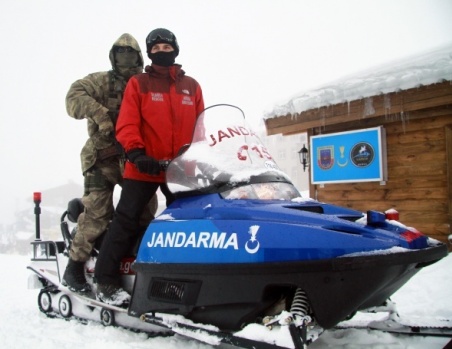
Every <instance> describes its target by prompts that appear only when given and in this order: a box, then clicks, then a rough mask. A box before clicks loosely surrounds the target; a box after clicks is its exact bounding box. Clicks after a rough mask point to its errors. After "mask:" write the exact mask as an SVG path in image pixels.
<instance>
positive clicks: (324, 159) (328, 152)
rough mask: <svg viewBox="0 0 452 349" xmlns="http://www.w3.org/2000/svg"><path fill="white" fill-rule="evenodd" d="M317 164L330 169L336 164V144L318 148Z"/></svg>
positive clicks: (324, 168) (323, 168)
mask: <svg viewBox="0 0 452 349" xmlns="http://www.w3.org/2000/svg"><path fill="white" fill-rule="evenodd" d="M317 159H318V160H317V164H318V165H319V167H320V168H321V169H322V170H329V169H330V168H331V167H333V165H334V145H329V146H325V147H318V148H317Z"/></svg>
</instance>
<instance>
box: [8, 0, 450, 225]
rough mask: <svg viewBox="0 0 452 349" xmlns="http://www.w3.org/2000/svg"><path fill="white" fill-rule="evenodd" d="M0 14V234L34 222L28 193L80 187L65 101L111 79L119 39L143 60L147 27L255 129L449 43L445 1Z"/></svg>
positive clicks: (79, 129)
mask: <svg viewBox="0 0 452 349" xmlns="http://www.w3.org/2000/svg"><path fill="white" fill-rule="evenodd" d="M0 7H1V11H0V30H1V33H2V43H3V45H2V47H3V51H2V53H1V54H0V62H1V64H0V81H1V85H0V86H1V87H0V91H1V94H0V96H1V97H0V98H1V99H0V100H1V103H0V145H1V147H0V152H1V158H2V160H3V161H2V170H3V171H2V172H3V173H2V177H1V179H2V180H1V184H0V193H1V199H0V209H1V212H2V213H1V214H0V224H4V223H10V222H11V221H12V219H13V213H14V212H15V211H16V210H18V209H24V208H27V207H30V208H31V209H30V215H32V207H33V204H32V200H31V197H32V193H33V191H42V190H45V189H49V188H52V187H54V186H57V185H61V184H64V183H66V182H67V181H68V180H73V181H75V182H77V183H80V184H82V183H83V178H82V175H81V170H80V161H79V153H80V150H81V147H82V146H83V144H84V143H85V141H86V138H87V134H86V121H80V120H75V119H72V118H70V117H69V116H68V115H67V114H66V109H65V101H64V99H65V95H66V92H67V90H68V88H69V86H70V85H71V83H72V82H73V81H75V80H76V79H79V78H82V77H84V76H85V75H87V74H89V73H92V72H95V71H105V70H108V69H110V63H109V59H108V52H109V50H110V48H111V45H112V44H113V42H114V41H115V40H116V39H117V38H118V37H119V36H120V35H121V34H122V33H125V32H128V33H130V34H132V35H133V36H134V37H135V38H136V39H137V40H138V42H139V44H140V46H141V49H142V50H143V51H145V44H144V42H145V38H146V36H147V34H148V33H149V32H150V31H151V30H152V29H155V28H157V27H165V28H168V29H170V30H172V31H173V32H174V33H175V34H176V36H177V39H178V41H179V45H180V54H179V56H178V58H177V59H176V62H177V63H180V64H182V66H183V69H184V70H185V71H186V73H187V75H190V76H192V77H194V78H195V79H196V80H197V81H198V82H199V83H200V84H201V86H202V89H203V92H204V98H205V104H206V106H208V105H212V104H216V103H228V104H235V105H237V106H239V107H240V108H242V109H243V110H244V111H245V114H246V115H247V119H248V121H249V122H250V123H251V124H254V125H256V127H257V126H258V125H262V124H261V122H260V120H261V117H262V115H263V114H264V112H265V111H266V110H269V109H272V107H273V106H274V105H275V104H279V103H281V102H284V101H287V100H289V99H290V97H292V96H293V95H295V94H298V93H299V92H301V91H305V90H309V89H313V88H316V87H319V86H321V85H322V84H326V83H328V82H331V81H333V80H336V79H338V78H340V77H343V76H346V75H350V74H353V73H356V72H359V71H362V70H365V69H369V68H370V67H373V66H378V65H381V64H384V63H387V62H391V61H393V60H396V59H400V58H403V57H405V56H412V55H413V54H416V53H418V52H419V53H420V52H425V51H428V50H430V49H435V48H436V47H438V46H441V45H444V44H446V43H450V42H452V37H451V33H452V1H450V0H343V1H336V0H309V1H307V0H227V1H226V0H222V1H220V0H189V1H183V0H179V1H162V0H160V1H155V0H130V1H127V2H126V1H123V0H108V1H105V0H78V1H64V0H47V1H44V0H20V1H6V0H1V3H0ZM144 56H145V57H146V54H144ZM145 63H146V64H148V63H150V61H149V60H148V59H147V58H145ZM276 160H277V159H276ZM301 189H303V188H301ZM81 194H82V193H80V195H81ZM69 199H70V198H68V200H69ZM44 200H45V197H44V198H43V201H44Z"/></svg>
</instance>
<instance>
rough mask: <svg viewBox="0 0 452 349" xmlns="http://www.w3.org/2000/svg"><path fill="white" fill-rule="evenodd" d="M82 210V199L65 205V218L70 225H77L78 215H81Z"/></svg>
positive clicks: (83, 207) (73, 200) (76, 199)
mask: <svg viewBox="0 0 452 349" xmlns="http://www.w3.org/2000/svg"><path fill="white" fill-rule="evenodd" d="M84 209H85V206H84V205H83V203H82V199H80V198H75V199H72V200H71V201H69V203H68V204H67V218H68V219H69V221H71V222H72V223H77V219H78V216H80V213H82V212H83V210H84Z"/></svg>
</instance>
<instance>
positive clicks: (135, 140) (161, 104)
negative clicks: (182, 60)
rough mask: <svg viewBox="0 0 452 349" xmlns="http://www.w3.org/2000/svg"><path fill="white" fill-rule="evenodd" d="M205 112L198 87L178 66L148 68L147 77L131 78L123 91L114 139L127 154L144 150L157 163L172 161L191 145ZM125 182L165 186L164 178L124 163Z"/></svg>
mask: <svg viewBox="0 0 452 349" xmlns="http://www.w3.org/2000/svg"><path fill="white" fill-rule="evenodd" d="M203 110H204V101H203V97H202V91H201V87H200V86H199V84H198V82H197V81H196V80H195V79H193V78H191V77H189V76H186V75H185V72H184V71H183V70H182V69H181V66H180V65H177V64H176V65H172V66H171V67H169V68H167V67H161V66H156V65H152V66H147V67H146V73H143V74H138V75H135V76H133V77H132V78H130V80H129V82H128V83H127V86H126V89H125V91H124V98H123V101H122V104H121V110H120V112H119V116H118V121H117V123H116V138H117V140H118V141H119V143H121V145H122V146H123V147H124V149H125V151H126V152H128V151H130V150H131V149H136V148H141V149H143V148H144V149H145V152H146V155H149V156H152V157H153V158H154V159H156V160H171V159H173V158H174V157H175V156H176V154H177V153H178V152H179V149H180V148H181V147H182V146H183V145H185V144H187V143H190V142H191V139H192V136H193V129H194V126H195V122H196V119H197V117H198V116H199V114H200V113H201V112H202V111H203ZM124 178H129V179H136V180H141V181H148V182H160V183H163V182H165V174H164V173H163V172H160V175H158V176H152V175H148V174H145V173H141V172H139V171H138V169H137V168H136V166H135V165H134V164H132V163H131V162H128V161H127V162H126V165H125V170H124Z"/></svg>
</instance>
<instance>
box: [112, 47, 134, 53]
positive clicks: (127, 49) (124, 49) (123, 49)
mask: <svg viewBox="0 0 452 349" xmlns="http://www.w3.org/2000/svg"><path fill="white" fill-rule="evenodd" d="M134 51H135V50H134V49H133V48H131V47H130V46H117V47H116V48H115V52H117V53H126V52H128V53H130V52H134Z"/></svg>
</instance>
